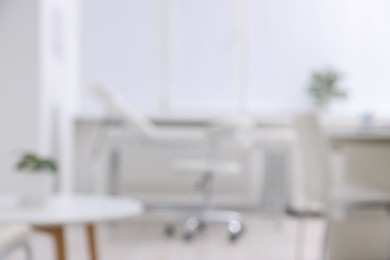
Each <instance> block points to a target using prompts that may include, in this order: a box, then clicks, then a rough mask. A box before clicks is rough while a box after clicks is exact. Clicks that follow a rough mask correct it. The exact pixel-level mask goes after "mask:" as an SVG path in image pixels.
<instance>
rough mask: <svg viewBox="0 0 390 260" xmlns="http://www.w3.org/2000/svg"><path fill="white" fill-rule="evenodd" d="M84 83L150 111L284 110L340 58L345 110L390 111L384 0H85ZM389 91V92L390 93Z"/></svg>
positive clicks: (388, 6) (299, 102)
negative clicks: (100, 84) (98, 84)
mask: <svg viewBox="0 0 390 260" xmlns="http://www.w3.org/2000/svg"><path fill="white" fill-rule="evenodd" d="M83 10H84V11H83V14H84V18H83V21H82V25H83V33H84V37H83V42H84V44H83V51H85V54H84V55H83V67H82V68H83V70H82V73H83V75H82V76H83V84H84V85H86V84H88V83H90V82H91V81H94V80H102V81H106V82H108V83H110V84H111V85H112V86H114V87H115V88H117V90H118V91H119V92H120V93H122V95H123V96H124V97H125V98H126V99H127V100H128V101H129V103H131V104H133V105H134V106H135V107H137V108H139V109H141V110H143V111H145V112H148V113H156V112H166V111H167V110H168V111H171V112H175V113H177V112H188V111H192V112H194V111H195V112H199V113H202V112H203V113H204V112H207V113H210V112H216V113H218V112H225V113H228V112H232V111H236V112H237V111H241V112H242V111H244V112H245V111H249V112H254V113H259V112H270V111H271V112H285V111H291V110H295V109H301V108H305V107H307V106H309V104H310V101H309V100H308V98H307V95H306V90H305V89H306V87H307V83H308V79H309V76H310V73H311V72H312V71H313V70H315V69H319V68H324V67H325V68H326V67H334V68H335V69H337V70H339V71H340V72H341V73H342V74H343V75H344V76H345V81H344V85H345V87H346V88H348V90H349V92H350V98H349V100H348V102H346V103H345V104H344V105H343V106H341V109H343V110H347V111H354V112H361V111H363V110H377V111H379V112H381V111H382V112H386V111H390V105H389V102H387V95H384V94H387V92H388V91H389V92H390V90H387V89H389V88H387V84H388V82H389V81H388V77H387V68H388V67H389V65H390V64H389V63H390V50H389V48H387V46H388V45H389V44H390V28H388V24H389V22H390V21H389V20H390V17H389V16H388V15H387V14H388V13H389V11H390V3H389V2H388V1H386V0H371V1H366V0H327V1H324V0H227V1H226V0H225V1H221V0H207V1H206V0H200V1H199V0H197V1H195V0H169V1H157V0H146V1H137V0H116V1H110V2H108V1H104V0H83ZM389 94H390V93H389Z"/></svg>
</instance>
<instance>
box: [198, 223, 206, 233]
mask: <svg viewBox="0 0 390 260" xmlns="http://www.w3.org/2000/svg"><path fill="white" fill-rule="evenodd" d="M206 227H207V225H206V223H204V222H200V223H199V226H198V228H197V230H198V231H199V232H203V231H204V230H205V229H206Z"/></svg>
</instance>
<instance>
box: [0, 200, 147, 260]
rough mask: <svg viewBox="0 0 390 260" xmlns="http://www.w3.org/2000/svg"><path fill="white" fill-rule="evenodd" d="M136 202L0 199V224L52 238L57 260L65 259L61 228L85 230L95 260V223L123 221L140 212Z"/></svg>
mask: <svg viewBox="0 0 390 260" xmlns="http://www.w3.org/2000/svg"><path fill="white" fill-rule="evenodd" d="M142 211H143V206H142V204H141V203H140V202H139V201H136V200H132V199H127V198H121V197H107V196H89V195H62V196H53V197H50V198H49V199H48V201H47V202H46V203H45V204H44V205H41V206H35V207H26V206H21V205H20V204H19V203H18V200H17V198H15V197H0V224H20V223H23V224H30V225H32V226H33V227H34V228H35V229H37V230H40V231H44V232H47V233H49V234H51V235H52V236H53V238H54V239H55V244H56V247H57V260H66V248H65V238H64V227H65V226H67V225H71V224H84V225H86V227H87V232H88V239H89V249H90V254H91V259H92V260H97V259H98V256H97V247H96V230H95V226H94V224H95V223H99V222H108V221H113V220H120V219H125V218H128V217H131V216H135V215H138V214H140V213H142Z"/></svg>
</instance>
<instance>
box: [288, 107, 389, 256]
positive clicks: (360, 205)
mask: <svg viewBox="0 0 390 260" xmlns="http://www.w3.org/2000/svg"><path fill="white" fill-rule="evenodd" d="M294 127H295V129H296V132H297V137H298V144H299V148H300V152H301V155H302V159H303V161H302V162H303V172H304V176H303V180H304V184H303V187H304V191H305V195H306V196H307V197H308V199H309V200H310V205H309V207H308V209H307V212H298V214H297V216H298V217H299V218H300V223H299V226H298V232H297V240H296V259H297V260H303V254H302V252H303V249H304V235H305V220H306V218H307V216H309V215H310V214H309V213H310V212H312V210H313V208H314V207H313V205H314V204H316V205H320V207H321V208H320V211H321V212H320V215H321V216H323V217H324V218H325V220H326V231H325V237H324V243H323V255H322V257H323V259H329V253H330V247H329V239H330V233H331V227H332V223H333V222H334V221H337V220H338V219H339V216H340V215H342V214H345V213H347V212H348V211H350V210H358V209H378V207H379V208H383V209H385V210H387V209H388V208H389V206H390V193H387V192H382V191H379V190H376V189H373V188H370V187H366V186H365V185H364V184H363V183H349V182H347V181H346V180H345V178H344V176H343V175H344V172H345V170H344V166H345V160H344V158H343V157H344V156H343V154H342V151H337V152H336V153H334V154H333V155H332V156H331V153H330V144H329V142H328V141H327V140H326V138H325V136H324V134H323V133H322V129H321V127H320V125H319V123H318V119H317V117H316V115H315V114H314V113H306V114H300V115H297V116H296V117H295V118H294Z"/></svg>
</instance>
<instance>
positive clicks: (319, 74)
mask: <svg viewBox="0 0 390 260" xmlns="http://www.w3.org/2000/svg"><path fill="white" fill-rule="evenodd" d="M341 79H342V77H341V75H340V74H339V73H338V72H337V71H335V70H333V69H325V70H321V71H315V72H313V74H312V75H311V81H310V85H309V87H308V89H307V91H308V94H309V96H310V97H311V99H312V101H313V103H314V105H315V106H316V107H317V108H319V109H320V110H324V109H326V108H328V107H329V105H330V104H331V103H332V101H334V100H337V99H345V98H347V96H348V94H347V92H346V90H344V89H342V88H341V87H340V86H339V84H340V81H341Z"/></svg>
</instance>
